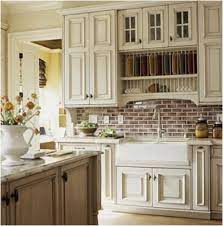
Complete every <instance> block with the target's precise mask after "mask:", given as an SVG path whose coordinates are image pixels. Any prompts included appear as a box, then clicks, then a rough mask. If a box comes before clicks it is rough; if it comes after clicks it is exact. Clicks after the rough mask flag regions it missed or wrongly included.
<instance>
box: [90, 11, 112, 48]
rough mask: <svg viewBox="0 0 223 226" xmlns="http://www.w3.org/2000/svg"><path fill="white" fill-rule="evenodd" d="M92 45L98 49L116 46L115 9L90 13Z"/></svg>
mask: <svg viewBox="0 0 223 226" xmlns="http://www.w3.org/2000/svg"><path fill="white" fill-rule="evenodd" d="M90 34H91V37H90V43H91V44H90V45H91V47H92V48H93V49H94V50H95V51H96V50H102V49H108V48H114V47H115V41H116V13H115V11H114V10H111V11H103V12H97V13H91V14H90Z"/></svg>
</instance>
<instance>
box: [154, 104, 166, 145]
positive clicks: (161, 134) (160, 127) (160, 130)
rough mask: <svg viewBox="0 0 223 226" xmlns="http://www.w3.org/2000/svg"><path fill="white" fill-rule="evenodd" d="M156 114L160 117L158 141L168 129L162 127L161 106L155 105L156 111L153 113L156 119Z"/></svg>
mask: <svg viewBox="0 0 223 226" xmlns="http://www.w3.org/2000/svg"><path fill="white" fill-rule="evenodd" d="M156 115H157V118H158V125H157V126H158V127H157V142H159V141H160V138H162V136H163V134H164V133H165V132H166V130H165V129H162V124H161V116H160V107H159V106H157V105H156V106H155V107H154V113H153V117H152V119H153V120H155V119H156Z"/></svg>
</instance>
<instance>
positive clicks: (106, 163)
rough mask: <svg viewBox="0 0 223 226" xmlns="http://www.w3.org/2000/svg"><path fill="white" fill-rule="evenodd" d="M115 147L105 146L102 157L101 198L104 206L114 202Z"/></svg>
mask: <svg viewBox="0 0 223 226" xmlns="http://www.w3.org/2000/svg"><path fill="white" fill-rule="evenodd" d="M114 148H115V147H114V146H113V145H103V147H102V152H103V155H102V156H101V191H102V192H101V196H102V202H103V203H102V204H106V203H113V202H114V198H115V197H114V192H115V189H114V183H115V180H114V176H115V172H114V169H115V164H114V161H115V160H114V152H115V150H114Z"/></svg>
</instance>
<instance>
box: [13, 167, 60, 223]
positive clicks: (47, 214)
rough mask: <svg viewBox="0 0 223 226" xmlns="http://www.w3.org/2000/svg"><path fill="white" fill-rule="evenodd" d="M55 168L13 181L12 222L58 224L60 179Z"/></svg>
mask: <svg viewBox="0 0 223 226" xmlns="http://www.w3.org/2000/svg"><path fill="white" fill-rule="evenodd" d="M56 178H57V177H56V172H55V171H54V170H52V171H49V172H47V173H43V174H39V175H36V176H31V177H29V178H27V179H26V178H25V179H22V180H19V181H17V182H13V183H11V184H10V185H9V186H10V194H14V193H15V191H16V192H17V194H18V201H15V200H13V199H11V202H10V224H14V225H15V224H19V225H24V224H25V225H27V224H28V225H33V224H35V225H37V224H39V225H42V224H44V225H53V224H58V212H57V207H58V188H57V184H58V181H57V180H56Z"/></svg>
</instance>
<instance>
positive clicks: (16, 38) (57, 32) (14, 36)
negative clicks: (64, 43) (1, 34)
mask: <svg viewBox="0 0 223 226" xmlns="http://www.w3.org/2000/svg"><path fill="white" fill-rule="evenodd" d="M52 39H62V28H52V29H43V30H35V31H25V32H14V33H9V34H8V96H9V97H10V98H13V97H14V90H15V87H14V85H13V84H15V81H14V79H13V78H14V76H13V75H15V73H16V67H14V65H15V63H16V57H17V56H16V52H17V43H18V42H31V41H41V40H52Z"/></svg>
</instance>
